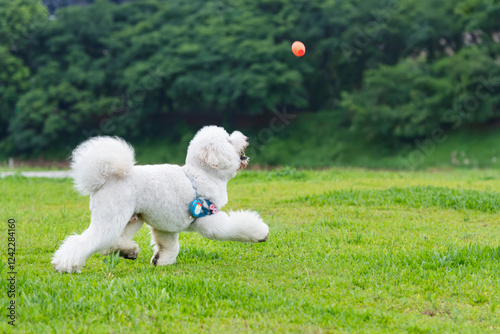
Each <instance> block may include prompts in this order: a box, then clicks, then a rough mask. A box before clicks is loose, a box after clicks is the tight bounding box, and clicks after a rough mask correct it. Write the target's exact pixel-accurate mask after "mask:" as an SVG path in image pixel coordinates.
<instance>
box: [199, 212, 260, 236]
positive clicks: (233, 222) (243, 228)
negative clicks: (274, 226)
mask: <svg viewBox="0 0 500 334" xmlns="http://www.w3.org/2000/svg"><path fill="white" fill-rule="evenodd" d="M192 229H194V230H195V231H197V232H198V233H200V234H201V235H202V236H203V237H205V238H208V239H212V240H226V241H240V242H264V241H266V240H267V238H268V236H269V227H268V226H267V225H266V224H265V223H264V222H263V221H262V218H260V216H259V214H258V213H257V212H254V211H234V212H229V214H227V213H225V212H224V211H219V212H217V213H216V214H213V215H210V216H205V217H203V218H198V219H196V220H195V222H194V223H193V225H192Z"/></svg>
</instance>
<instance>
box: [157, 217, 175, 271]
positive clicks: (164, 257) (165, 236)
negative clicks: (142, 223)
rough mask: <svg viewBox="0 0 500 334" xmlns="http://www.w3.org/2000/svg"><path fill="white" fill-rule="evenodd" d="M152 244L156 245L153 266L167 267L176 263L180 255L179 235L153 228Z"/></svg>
mask: <svg viewBox="0 0 500 334" xmlns="http://www.w3.org/2000/svg"><path fill="white" fill-rule="evenodd" d="M151 243H152V244H154V245H155V248H154V251H155V252H154V255H153V257H152V258H151V264H152V265H154V266H166V265H169V264H174V263H175V260H176V259H177V254H179V233H171V232H164V231H160V230H157V229H155V228H154V227H151Z"/></svg>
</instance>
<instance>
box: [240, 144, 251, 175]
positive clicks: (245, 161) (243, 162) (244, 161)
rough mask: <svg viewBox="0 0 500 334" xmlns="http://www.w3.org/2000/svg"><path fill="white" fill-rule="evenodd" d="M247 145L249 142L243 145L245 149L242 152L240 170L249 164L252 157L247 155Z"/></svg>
mask: <svg viewBox="0 0 500 334" xmlns="http://www.w3.org/2000/svg"><path fill="white" fill-rule="evenodd" d="M247 147H248V143H247V144H246V145H245V146H244V147H243V150H242V151H241V152H240V168H239V169H238V170H240V169H243V168H245V167H246V166H248V162H249V161H250V158H249V157H247V156H246V155H245V150H246V149H247Z"/></svg>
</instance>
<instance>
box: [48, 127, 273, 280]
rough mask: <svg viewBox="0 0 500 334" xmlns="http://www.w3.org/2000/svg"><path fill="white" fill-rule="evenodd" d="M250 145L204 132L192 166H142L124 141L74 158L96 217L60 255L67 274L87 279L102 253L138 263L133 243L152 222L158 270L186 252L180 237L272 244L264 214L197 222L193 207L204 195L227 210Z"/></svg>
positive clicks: (91, 144) (98, 145)
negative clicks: (190, 234) (86, 269)
mask: <svg viewBox="0 0 500 334" xmlns="http://www.w3.org/2000/svg"><path fill="white" fill-rule="evenodd" d="M247 145H248V138H247V137H245V136H244V135H243V134H242V133H241V132H239V131H235V132H233V133H232V134H231V135H229V134H228V133H227V132H226V131H225V130H224V129H223V128H220V127H216V126H207V127H204V128H202V129H201V130H200V131H198V133H197V134H196V136H195V137H194V138H193V140H192V141H191V143H190V144H189V148H188V152H187V156H186V164H185V165H184V166H182V167H181V166H176V165H168V164H165V165H146V166H134V164H135V161H134V151H133V149H132V147H131V146H130V145H129V144H127V143H126V142H125V141H124V140H122V139H120V138H111V137H95V138H91V139H89V140H87V141H86V142H84V143H82V144H81V145H79V146H78V147H77V148H76V149H75V151H74V152H73V156H72V163H71V166H72V171H73V176H74V180H75V188H76V189H78V190H79V191H80V192H81V193H82V194H90V210H91V211H92V218H91V222H90V226H89V228H88V229H87V230H85V231H84V232H83V233H82V234H81V235H71V236H69V237H68V238H67V239H66V240H65V241H64V242H63V244H62V245H61V247H60V248H59V249H58V250H57V251H56V253H55V254H54V257H53V260H52V265H53V266H54V268H55V269H56V271H59V272H69V273H70V272H79V271H80V269H81V268H82V266H83V265H84V263H85V260H86V259H87V258H88V257H89V256H90V255H92V254H94V253H96V252H101V251H106V250H109V251H113V252H114V251H119V252H120V255H121V256H123V257H125V258H129V259H135V258H137V255H138V253H139V247H138V246H137V244H136V243H135V242H133V241H132V237H133V236H134V234H135V233H136V232H137V231H138V230H139V229H140V228H141V227H142V225H143V223H144V222H145V223H146V224H147V225H149V227H150V228H151V232H152V233H151V235H152V243H153V244H155V253H154V255H153V258H152V259H151V263H152V264H154V265H168V264H173V263H175V261H176V258H177V254H178V253H179V242H178V234H179V232H182V231H197V232H199V233H200V234H201V235H202V236H204V237H206V238H209V239H217V240H233V241H241V242H261V241H266V240H267V237H268V235H269V228H268V226H267V225H266V224H265V223H264V222H263V221H262V219H261V218H260V216H259V215H258V214H257V213H256V212H252V211H237V212H230V213H229V215H228V214H227V213H225V212H223V211H219V212H217V213H216V214H213V215H210V216H206V217H203V218H198V219H196V220H194V219H193V218H192V217H191V216H190V214H189V211H188V209H189V205H190V203H191V201H193V200H194V199H195V198H196V196H198V197H201V198H205V199H208V200H210V201H211V202H212V203H214V204H215V205H216V207H217V208H218V209H221V208H222V207H223V206H224V205H226V204H227V201H228V196H227V189H226V188H227V182H228V181H229V180H230V179H231V178H233V177H234V176H235V175H236V172H237V171H238V170H239V169H241V168H243V167H245V166H246V165H247V164H248V158H247V157H245V156H244V154H243V153H244V150H245V148H246V147H247Z"/></svg>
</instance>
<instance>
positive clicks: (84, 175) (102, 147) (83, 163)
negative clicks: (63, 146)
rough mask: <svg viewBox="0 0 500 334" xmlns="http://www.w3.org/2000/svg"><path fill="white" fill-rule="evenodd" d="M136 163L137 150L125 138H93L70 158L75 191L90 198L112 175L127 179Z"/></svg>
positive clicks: (78, 148)
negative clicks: (135, 151) (135, 154)
mask: <svg viewBox="0 0 500 334" xmlns="http://www.w3.org/2000/svg"><path fill="white" fill-rule="evenodd" d="M134 164H135V159H134V149H133V148H132V146H130V145H129V144H127V142H125V141H124V140H123V139H121V138H118V137H115V138H112V137H94V138H91V139H89V140H87V141H86V142H83V143H82V144H80V145H79V146H78V147H77V148H76V149H75V150H74V151H73V154H72V156H71V170H72V174H73V179H74V181H75V188H76V189H77V190H78V191H79V192H80V193H81V194H82V195H90V194H92V193H94V192H96V191H97V190H99V188H101V187H102V186H103V185H104V183H105V182H106V180H107V179H108V178H110V177H112V176H116V177H119V178H123V177H126V176H127V175H128V174H129V173H130V170H131V169H132V167H133V166H134Z"/></svg>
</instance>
